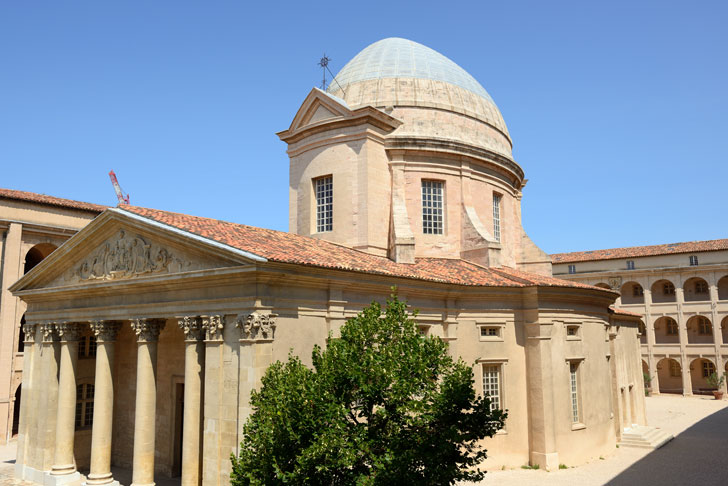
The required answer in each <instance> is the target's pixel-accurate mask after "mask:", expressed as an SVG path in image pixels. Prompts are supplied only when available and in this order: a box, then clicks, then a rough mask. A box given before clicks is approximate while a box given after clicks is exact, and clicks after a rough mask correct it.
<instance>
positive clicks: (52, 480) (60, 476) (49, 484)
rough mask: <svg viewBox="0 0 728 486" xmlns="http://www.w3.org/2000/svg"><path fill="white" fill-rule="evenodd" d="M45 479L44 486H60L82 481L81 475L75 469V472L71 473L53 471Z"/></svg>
mask: <svg viewBox="0 0 728 486" xmlns="http://www.w3.org/2000/svg"><path fill="white" fill-rule="evenodd" d="M71 467H73V466H71ZM43 479H44V481H43V484H44V486H59V485H61V484H68V483H73V482H78V481H81V474H80V473H79V472H78V471H76V468H75V467H73V470H72V471H71V472H58V473H56V471H51V472H50V473H46V474H45V478H43Z"/></svg>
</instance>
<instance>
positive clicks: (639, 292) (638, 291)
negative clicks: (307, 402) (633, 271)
mask: <svg viewBox="0 0 728 486" xmlns="http://www.w3.org/2000/svg"><path fill="white" fill-rule="evenodd" d="M643 295H645V289H643V288H642V286H641V285H639V284H634V285H633V286H632V297H642V296H643Z"/></svg>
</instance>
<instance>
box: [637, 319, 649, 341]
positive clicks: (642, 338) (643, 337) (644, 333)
mask: <svg viewBox="0 0 728 486" xmlns="http://www.w3.org/2000/svg"><path fill="white" fill-rule="evenodd" d="M637 329H638V330H639V332H640V344H647V328H646V327H645V323H644V322H642V321H640V323H639V324H638V325H637Z"/></svg>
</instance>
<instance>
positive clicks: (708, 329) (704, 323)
mask: <svg viewBox="0 0 728 486" xmlns="http://www.w3.org/2000/svg"><path fill="white" fill-rule="evenodd" d="M697 321H698V334H700V335H703V336H706V335H708V336H709V335H712V334H713V326H712V325H711V323H710V321H709V320H708V319H707V318H706V317H703V316H698V317H697Z"/></svg>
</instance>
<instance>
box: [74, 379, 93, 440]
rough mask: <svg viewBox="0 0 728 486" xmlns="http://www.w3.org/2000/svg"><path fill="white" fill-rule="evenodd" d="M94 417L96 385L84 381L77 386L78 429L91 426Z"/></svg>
mask: <svg viewBox="0 0 728 486" xmlns="http://www.w3.org/2000/svg"><path fill="white" fill-rule="evenodd" d="M93 418H94V385H93V384H91V383H82V384H80V385H78V386H77V387H76V430H79V429H87V428H90V427H91V424H92V423H93Z"/></svg>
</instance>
